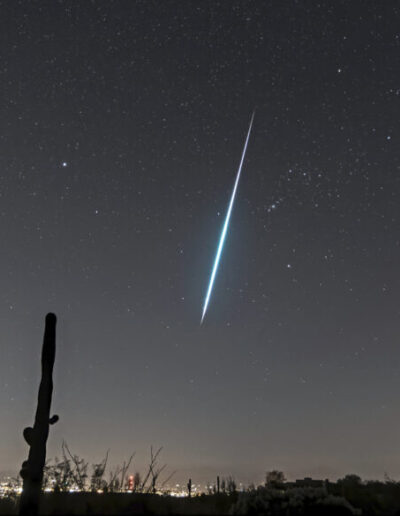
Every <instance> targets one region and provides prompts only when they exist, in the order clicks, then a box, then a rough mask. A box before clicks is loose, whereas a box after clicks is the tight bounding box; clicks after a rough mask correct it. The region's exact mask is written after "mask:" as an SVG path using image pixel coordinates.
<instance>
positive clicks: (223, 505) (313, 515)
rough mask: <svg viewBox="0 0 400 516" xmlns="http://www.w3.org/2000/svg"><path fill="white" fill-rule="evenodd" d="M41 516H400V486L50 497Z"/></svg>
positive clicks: (12, 502)
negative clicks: (190, 495)
mask: <svg viewBox="0 0 400 516" xmlns="http://www.w3.org/2000/svg"><path fill="white" fill-rule="evenodd" d="M17 512H18V500H17V498H16V497H15V496H10V497H9V498H2V499H0V514H1V515H5V514H17ZM39 514H43V515H60V516H61V515H67V514H72V515H84V514H85V515H103V514H104V515H117V514H122V515H128V514H131V515H160V516H163V515H174V514H176V515H182V516H183V515H188V516H192V515H204V516H209V515H210V516H211V515H218V516H220V515H227V514H232V515H268V516H317V515H318V516H319V515H321V516H346V515H352V514H354V515H357V514H358V515H363V516H376V515H379V516H397V515H398V516H400V483H398V482H394V481H391V480H388V481H386V482H376V481H373V482H362V481H361V479H360V478H359V477H356V476H355V475H349V476H347V477H345V478H344V479H342V480H339V481H338V482H335V483H332V482H327V483H324V485H323V486H322V487H307V486H303V487H297V486H296V485H295V484H293V483H284V484H282V485H275V486H262V487H261V486H260V487H257V488H251V489H249V490H247V491H243V492H233V493H216V494H208V495H206V494H203V495H200V496H194V497H189V496H187V497H184V498H177V497H173V496H170V495H159V494H150V493H88V492H82V493H66V492H59V493H45V494H43V496H42V497H41V503H40V509H39Z"/></svg>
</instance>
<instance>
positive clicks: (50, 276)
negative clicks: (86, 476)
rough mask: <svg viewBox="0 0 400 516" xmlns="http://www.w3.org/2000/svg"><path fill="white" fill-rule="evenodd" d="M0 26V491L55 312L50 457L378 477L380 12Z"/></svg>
mask: <svg viewBox="0 0 400 516" xmlns="http://www.w3.org/2000/svg"><path fill="white" fill-rule="evenodd" d="M0 7H1V10H2V16H1V20H0V25H1V26H0V38H1V60H0V84H1V103H0V234H1V253H0V278H1V280H0V285H1V289H0V379H1V389H0V409H1V416H0V417H1V424H0V470H12V471H17V470H18V469H19V467H20V464H21V462H22V461H23V460H24V459H25V457H26V455H27V447H26V444H25V443H24V441H23V438H22V429H23V428H24V426H27V425H30V424H32V422H33V416H34V410H35V403H36V393H37V387H38V382H39V373H40V371H39V352H40V347H41V341H42V335H43V327H44V316H45V314H46V313H47V312H48V311H54V312H55V313H56V314H57V316H58V341H57V357H56V365H55V373H54V380H55V392H54V398H53V409H54V412H55V413H58V414H59V415H60V421H59V423H57V425H55V426H54V427H52V429H51V435H50V438H49V451H48V454H49V456H54V455H56V454H57V453H58V454H59V450H60V446H61V442H62V440H63V439H66V441H67V442H68V444H69V446H70V448H71V450H73V452H75V453H78V454H79V455H82V456H84V457H86V458H87V459H88V460H91V461H96V460H100V459H101V458H102V457H103V456H104V454H105V451H106V450H107V449H108V448H110V450H111V451H110V463H111V464H117V463H121V462H122V460H124V459H126V458H127V457H128V456H129V455H130V453H131V452H132V451H134V450H136V458H135V460H136V463H135V465H134V467H133V469H134V470H135V469H138V470H141V469H142V468H144V465H145V464H146V462H147V457H148V451H149V448H150V445H151V444H153V445H154V446H163V447H164V449H163V459H164V462H166V463H167V464H168V466H169V469H170V470H171V469H177V470H178V473H177V476H176V478H177V479H178V480H179V479H180V478H182V479H187V477H188V475H191V477H192V479H193V482H196V481H203V480H204V481H206V480H213V479H214V477H215V476H216V475H217V474H219V475H222V476H223V475H229V474H232V475H234V476H235V478H236V479H237V480H238V481H243V482H250V481H261V480H262V479H263V476H264V472H265V471H266V470H271V469H280V470H283V471H284V472H285V474H286V476H287V477H289V478H299V477H303V476H306V475H307V476H313V477H315V478H326V477H329V478H332V479H334V478H337V477H340V476H343V475H344V474H346V473H350V472H353V473H357V474H359V475H361V476H363V477H365V478H382V477H383V475H384V473H385V472H387V473H388V474H389V475H390V476H392V477H394V478H397V479H398V478H400V441H399V435H400V434H399V430H400V404H399V401H398V393H399V391H400V369H399V366H400V349H399V346H398V342H399V340H398V339H399V337H398V336H399V330H400V310H399V289H400V281H399V280H400V276H399V269H398V265H399V259H400V233H399V230H400V225H399V206H398V199H399V194H400V176H399V164H400V163H399V157H398V148H399V137H400V122H399V115H400V110H399V100H400V76H399V72H398V70H399V66H400V62H399V61H400V59H399V55H400V54H399V51H400V29H399V26H400V16H399V15H400V9H399V6H398V3H397V2H395V1H392V0H387V1H385V2H376V1H371V0H362V1H361V0H352V1H348V0H331V1H319V2H303V1H295V0H288V1H282V0H271V1H270V0H268V1H265V2H262V1H260V0H242V1H238V0H232V1H228V0H226V1H216V0H202V1H198V0H196V1H194V0H186V1H183V0H179V1H178V0H168V1H161V0H130V1H118V0H115V1H112V0H96V1H94V0H93V1H90V0H86V1H85V2H72V1H66V0H51V1H50V0H40V1H39V0H38V1H35V0H25V1H19V0H18V1H17V0H8V1H7V0H5V1H0ZM254 109H256V115H255V120H254V125H253V131H252V135H251V138H250V142H249V146H248V150H247V155H246V160H245V163H244V167H243V172H242V176H241V181H240V184H239V188H238V193H237V197H236V202H235V206H234V209H233V213H232V217H231V222H230V226H229V231H228V235H227V239H226V243H225V247H224V250H223V255H222V259H221V262H220V268H219V272H218V276H217V279H216V282H215V285H214V291H213V295H212V298H211V301H210V304H209V308H208V312H207V315H206V318H205V321H204V323H203V325H201V326H200V324H199V323H200V318H201V312H202V306H203V301H204V296H205V293H206V289H207V285H208V280H209V274H210V270H211V266H212V263H213V260H214V255H215V251H216V247H217V244H218V239H219V234H220V231H221V227H222V224H223V220H224V216H225V213H226V209H227V205H228V202H229V197H230V194H231V191H232V186H233V182H234V180H235V175H236V171H237V168H238V164H239V160H240V155H241V150H242V147H243V143H244V139H245V136H246V131H247V129H248V124H249V121H250V116H251V113H252V111H253V110H254Z"/></svg>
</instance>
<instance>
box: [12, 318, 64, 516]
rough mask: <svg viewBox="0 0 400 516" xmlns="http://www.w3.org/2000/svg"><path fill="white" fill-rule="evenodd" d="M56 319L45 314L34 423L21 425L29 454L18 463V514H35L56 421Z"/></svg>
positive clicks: (31, 515) (32, 515) (24, 515)
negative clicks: (51, 427)
mask: <svg viewBox="0 0 400 516" xmlns="http://www.w3.org/2000/svg"><path fill="white" fill-rule="evenodd" d="M56 321H57V319H56V316H55V315H54V314H51V313H50V314H47V316H46V324H45V330H44V338H43V348H42V378H41V381H40V386H39V396H38V404H37V409H36V415H35V423H34V425H33V428H32V427H28V428H25V429H24V432H23V435H24V438H25V441H26V442H27V443H28V445H29V455H28V460H26V461H24V462H23V463H22V469H21V471H20V475H21V477H22V479H23V488H22V493H21V499H20V504H19V514H20V515H21V516H36V515H37V514H38V510H39V501H40V492H41V487H42V480H43V467H44V465H45V462H46V442H47V437H48V435H49V425H53V424H54V423H56V422H57V421H58V416H56V415H54V416H53V417H51V418H50V406H51V396H52V393H53V366H54V359H55V355H56Z"/></svg>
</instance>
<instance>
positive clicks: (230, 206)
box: [200, 112, 254, 324]
mask: <svg viewBox="0 0 400 516" xmlns="http://www.w3.org/2000/svg"><path fill="white" fill-rule="evenodd" d="M253 120H254V112H253V114H252V115H251V120H250V125H249V130H248V131H247V136H246V141H245V143H244V147H243V152H242V157H241V159H240V164H239V169H238V172H237V174H236V180H235V184H234V186H233V191H232V195H231V200H230V202H229V206H228V211H227V213H226V217H225V222H224V225H223V227H222V232H221V237H220V239H219V244H218V249H217V254H216V255H215V260H214V266H213V268H212V272H211V277H210V282H209V284H208V289H207V294H206V298H205V300H204V306H203V313H202V316H201V321H200V324H202V322H203V320H204V317H205V315H206V312H207V307H208V303H209V301H210V296H211V292H212V288H213V285H214V280H215V276H216V274H217V269H218V265H219V260H220V258H221V253H222V249H223V247H224V241H225V237H226V232H227V230H228V225H229V219H230V218H231V213H232V208H233V203H234V200H235V195H236V190H237V187H238V184H239V179H240V173H241V171H242V166H243V162H244V158H245V155H246V150H247V144H248V143H249V138H250V132H251V128H252V125H253Z"/></svg>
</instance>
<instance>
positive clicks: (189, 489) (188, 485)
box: [187, 478, 192, 498]
mask: <svg viewBox="0 0 400 516" xmlns="http://www.w3.org/2000/svg"><path fill="white" fill-rule="evenodd" d="M187 490H188V496H189V498H190V497H191V495H192V479H191V478H189V482H188V483H187Z"/></svg>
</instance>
